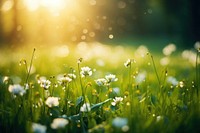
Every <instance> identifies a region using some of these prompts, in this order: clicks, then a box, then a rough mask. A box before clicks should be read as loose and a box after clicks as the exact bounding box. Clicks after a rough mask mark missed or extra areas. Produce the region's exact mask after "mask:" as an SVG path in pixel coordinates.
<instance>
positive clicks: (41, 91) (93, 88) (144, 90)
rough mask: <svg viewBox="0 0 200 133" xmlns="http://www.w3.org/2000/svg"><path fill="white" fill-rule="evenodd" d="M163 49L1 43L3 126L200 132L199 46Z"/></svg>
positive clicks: (10, 129)
mask: <svg viewBox="0 0 200 133" xmlns="http://www.w3.org/2000/svg"><path fill="white" fill-rule="evenodd" d="M158 51H159V50H156V53H154V51H149V50H148V48H146V47H145V46H138V47H137V48H134V47H131V46H123V47H122V46H120V45H119V46H108V45H103V44H100V43H91V44H87V43H80V44H78V45H60V46H51V47H47V46H36V47H35V49H34V50H33V48H32V47H28V46H25V47H19V48H16V49H11V50H9V49H7V48H6V49H2V50H1V54H0V58H1V65H0V67H1V69H0V78H1V79H0V131H1V132H37V131H38V132H59V133H60V132H140V133H146V132H150V133H151V132H152V133H155V132H166V133H168V132H170V133H172V132H174V133H176V132H191V133H195V132H199V131H200V128H199V127H200V124H199V123H200V106H199V104H200V103H199V86H200V85H199V84H200V80H199V77H200V74H199V66H200V65H199V64H200V61H199V53H198V52H196V53H195V52H191V51H190V54H188V55H187V57H188V58H187V59H185V58H186V57H185V58H183V57H182V55H183V53H182V51H176V52H173V53H170V55H167V56H165V55H163V54H162V49H160V52H158ZM194 51H195V50H194ZM32 52H33V53H32ZM185 53H186V52H185ZM181 54H182V55H181ZM194 54H195V55H196V56H193V55H194ZM190 56H191V58H189V57H190ZM163 57H166V58H167V59H168V61H167V63H166V61H165V62H164V64H163V63H162V64H160V59H162V58H163ZM193 58H194V59H193ZM127 59H130V60H128V61H127ZM125 62H126V63H125ZM124 63H125V64H124ZM84 67H85V68H84ZM86 67H88V68H86ZM72 75H75V77H72ZM16 84H20V87H19V86H18V89H19V88H21V89H22V90H20V92H21V93H19V92H18V91H15V92H14V91H13V90H12V88H15V87H13V86H11V85H16ZM16 88H17V87H16ZM23 91H25V93H24V92H23ZM57 118H61V119H58V121H57V123H56V122H55V121H56V119H57ZM34 123H36V125H35V126H34ZM36 130H37V131H36Z"/></svg>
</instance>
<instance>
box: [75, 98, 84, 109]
mask: <svg viewBox="0 0 200 133" xmlns="http://www.w3.org/2000/svg"><path fill="white" fill-rule="evenodd" d="M82 103H83V96H80V97H78V99H77V100H76V107H78V106H81V104H82Z"/></svg>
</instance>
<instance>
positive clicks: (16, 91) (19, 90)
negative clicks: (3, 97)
mask: <svg viewBox="0 0 200 133" xmlns="http://www.w3.org/2000/svg"><path fill="white" fill-rule="evenodd" d="M8 91H9V92H10V93H12V94H13V95H21V96H23V95H24V94H25V93H26V91H25V90H24V87H22V86H21V85H19V84H14V85H9V87H8Z"/></svg>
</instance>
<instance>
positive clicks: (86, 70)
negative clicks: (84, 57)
mask: <svg viewBox="0 0 200 133" xmlns="http://www.w3.org/2000/svg"><path fill="white" fill-rule="evenodd" d="M80 74H81V77H86V76H91V75H92V70H91V68H89V67H87V66H86V67H82V68H81V72H80Z"/></svg>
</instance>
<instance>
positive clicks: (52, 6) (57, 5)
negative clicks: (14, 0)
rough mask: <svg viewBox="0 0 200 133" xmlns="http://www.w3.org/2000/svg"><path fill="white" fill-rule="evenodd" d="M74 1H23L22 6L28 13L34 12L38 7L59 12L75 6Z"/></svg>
mask: <svg viewBox="0 0 200 133" xmlns="http://www.w3.org/2000/svg"><path fill="white" fill-rule="evenodd" d="M75 4H76V1H74V0H24V5H25V6H26V7H27V9H28V10H29V11H36V10H38V9H39V8H40V7H43V8H46V9H48V10H50V11H60V10H63V9H65V8H68V9H69V8H70V7H71V8H72V7H73V6H75Z"/></svg>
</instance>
